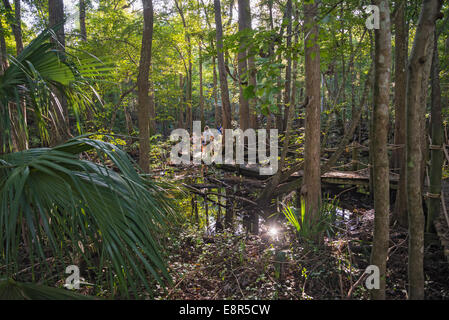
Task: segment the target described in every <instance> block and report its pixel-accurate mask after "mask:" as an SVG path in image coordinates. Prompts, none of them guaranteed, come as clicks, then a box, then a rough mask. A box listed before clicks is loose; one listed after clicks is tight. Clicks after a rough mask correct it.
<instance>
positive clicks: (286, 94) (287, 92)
mask: <svg viewBox="0 0 449 320" xmlns="http://www.w3.org/2000/svg"><path fill="white" fill-rule="evenodd" d="M285 11H286V12H285V15H286V18H287V56H286V59H287V67H286V68H285V83H284V121H283V125H282V126H283V128H284V129H285V128H287V121H288V120H289V119H288V115H289V112H288V109H289V107H290V93H291V92H290V89H291V81H292V57H291V53H290V51H289V50H290V48H291V45H292V35H291V33H292V0H287V7H286V9H285Z"/></svg>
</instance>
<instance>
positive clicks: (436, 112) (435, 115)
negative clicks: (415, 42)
mask: <svg viewBox="0 0 449 320" xmlns="http://www.w3.org/2000/svg"><path fill="white" fill-rule="evenodd" d="M438 36H439V33H438V32H437V30H435V41H434V49H433V59H432V78H431V83H432V85H431V87H432V110H431V123H430V127H431V137H432V146H431V151H430V152H431V159H430V160H431V163H430V174H429V176H430V186H429V200H428V201H429V214H428V217H427V226H426V231H427V232H434V231H435V227H434V225H433V223H434V220H435V218H436V217H438V215H439V214H440V202H441V199H440V198H441V178H442V173H443V172H442V170H441V168H442V167H443V163H444V155H443V149H442V148H444V145H443V142H444V140H443V123H442V117H441V86H440V61H439V56H438Z"/></svg>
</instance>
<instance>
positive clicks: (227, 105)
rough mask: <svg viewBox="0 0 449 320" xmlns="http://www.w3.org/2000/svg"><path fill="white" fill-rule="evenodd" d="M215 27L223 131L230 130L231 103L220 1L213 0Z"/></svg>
mask: <svg viewBox="0 0 449 320" xmlns="http://www.w3.org/2000/svg"><path fill="white" fill-rule="evenodd" d="M214 12H215V27H216V37H217V60H218V74H219V78H220V91H221V103H222V120H223V124H222V127H223V130H224V129H230V128H231V102H230V100H229V89H228V79H227V73H226V66H225V61H224V53H223V25H222V23H221V5H220V0H214Z"/></svg>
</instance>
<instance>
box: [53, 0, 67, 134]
mask: <svg viewBox="0 0 449 320" xmlns="http://www.w3.org/2000/svg"><path fill="white" fill-rule="evenodd" d="M48 19H49V25H50V27H55V26H58V27H57V29H56V30H55V33H56V38H57V42H58V43H55V46H56V47H57V48H58V50H60V51H62V52H64V51H65V31H64V24H65V23H64V21H65V18H64V2H63V0H48ZM57 96H58V100H59V103H60V104H61V109H62V114H61V112H59V111H57V112H56V113H57V115H58V120H59V123H60V124H62V126H63V127H65V128H63V130H62V135H61V137H60V139H61V140H64V139H66V138H68V137H69V136H70V122H69V107H68V103H67V98H66V97H65V96H64V94H62V93H59V94H58V95H57ZM55 129H56V130H58V128H55ZM58 139H59V138H58ZM54 142H61V141H54Z"/></svg>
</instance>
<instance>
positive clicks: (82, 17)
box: [79, 0, 87, 41]
mask: <svg viewBox="0 0 449 320" xmlns="http://www.w3.org/2000/svg"><path fill="white" fill-rule="evenodd" d="M79 5H80V34H81V39H82V40H83V41H86V40H87V31H86V1H85V0H80V3H79Z"/></svg>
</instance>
